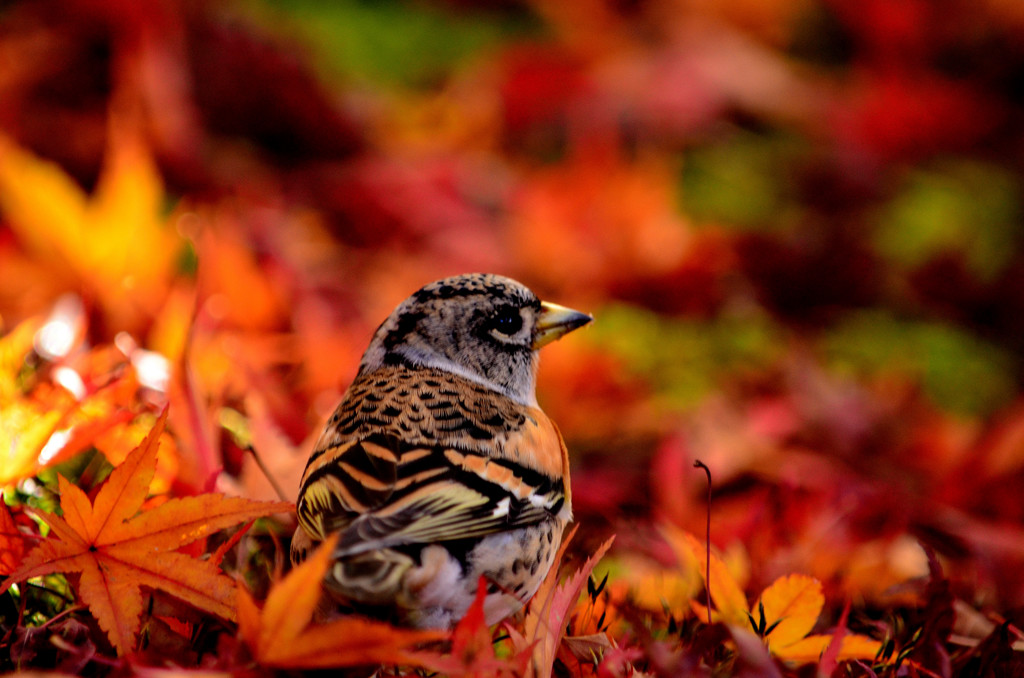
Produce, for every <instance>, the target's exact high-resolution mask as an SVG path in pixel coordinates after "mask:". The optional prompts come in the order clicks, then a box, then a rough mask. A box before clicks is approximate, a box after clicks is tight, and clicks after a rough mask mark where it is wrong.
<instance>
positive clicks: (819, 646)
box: [772, 634, 882, 664]
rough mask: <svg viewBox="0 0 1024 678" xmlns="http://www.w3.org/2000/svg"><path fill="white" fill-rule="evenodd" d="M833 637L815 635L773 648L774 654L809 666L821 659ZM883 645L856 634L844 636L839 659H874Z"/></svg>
mask: <svg viewBox="0 0 1024 678" xmlns="http://www.w3.org/2000/svg"><path fill="white" fill-rule="evenodd" d="M830 642H832V636H826V635H813V636H807V637H806V638H804V639H802V640H798V641H796V642H795V643H792V644H790V645H787V646H786V647H781V648H772V654H774V655H775V656H776V657H778V658H780V659H784V660H786V661H788V662H792V663H794V664H809V663H811V662H816V661H818V660H819V659H820V658H821V655H822V653H823V652H824V651H825V648H826V647H828V644H829V643H830ZM881 647H882V644H881V643H880V642H879V641H877V640H875V639H874V638H868V637H867V636H861V635H856V634H853V635H851V634H846V635H845V636H843V642H842V645H840V647H839V657H837V659H839V660H843V659H874V658H875V655H877V654H878V650H879V649H881Z"/></svg>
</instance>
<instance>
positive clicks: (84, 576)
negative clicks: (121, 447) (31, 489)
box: [0, 410, 291, 654]
mask: <svg viewBox="0 0 1024 678" xmlns="http://www.w3.org/2000/svg"><path fill="white" fill-rule="evenodd" d="M166 417H167V412H166V410H165V411H164V413H163V414H162V415H161V416H160V418H159V419H158V420H157V423H156V425H155V426H154V427H153V430H152V431H151V432H150V434H149V435H148V436H147V437H146V439H145V440H143V441H142V443H141V444H140V445H139V447H138V448H137V449H136V450H135V451H134V452H132V453H131V454H130V455H129V456H128V458H127V459H125V461H124V463H122V464H121V465H119V466H118V467H117V468H115V469H114V471H113V472H112V473H111V474H110V477H109V478H108V479H107V480H106V482H105V483H104V484H103V485H102V486H101V487H100V490H99V492H98V493H97V494H96V499H95V501H93V502H90V501H89V498H88V496H86V494H85V493H84V492H83V491H82V490H81V489H79V488H78V487H77V486H75V485H73V484H72V483H70V482H69V481H68V480H67V479H65V478H64V477H63V476H60V477H59V485H60V497H61V500H60V505H61V509H62V510H63V513H64V517H63V518H62V517H60V516H57V515H53V514H47V513H40V514H38V515H39V518H40V519H41V520H43V522H45V523H46V524H47V525H48V526H49V527H50V530H51V534H50V536H49V537H48V538H46V539H45V540H43V541H42V542H41V543H40V544H39V545H38V546H36V547H35V548H34V549H33V550H32V551H31V552H30V553H29V554H28V555H27V556H26V557H25V559H24V561H23V562H22V563H21V565H20V567H18V569H17V570H15V571H14V572H12V573H11V576H10V578H9V579H7V580H6V581H5V582H4V583H3V584H2V585H0V594H2V593H3V592H5V591H6V590H7V589H9V588H10V587H11V585H12V584H14V583H16V582H20V581H24V580H26V579H30V578H32V577H40V576H43V575H46V574H52V573H54V572H78V573H81V580H80V583H79V585H78V595H79V596H80V598H81V599H82V601H83V602H84V603H85V604H86V605H88V606H89V608H90V610H91V611H92V613H93V615H95V617H96V619H97V621H98V622H99V624H100V627H101V628H102V629H103V630H104V631H106V632H107V635H108V636H109V637H110V641H111V643H112V644H113V645H114V647H115V648H116V649H117V651H118V653H119V654H125V653H127V652H130V651H132V650H133V649H134V647H135V637H136V634H137V632H138V630H139V624H140V619H139V617H140V615H141V613H142V609H143V596H142V591H141V588H140V587H142V586H147V587H150V588H154V589H160V590H163V591H166V592H168V593H170V594H172V595H174V596H176V597H178V598H180V599H182V600H184V601H186V602H188V603H190V604H192V605H194V606H196V607H198V608H200V609H202V610H205V611H207V612H210V613H213V614H216V615H218V616H220V617H223V618H225V619H234V617H235V586H234V582H233V581H232V580H231V579H230V578H229V577H227V576H225V575H224V574H222V573H221V572H220V570H219V569H218V568H217V566H216V565H214V564H213V563H211V562H209V561H203V560H197V559H195V558H192V557H189V556H187V555H185V554H182V553H176V552H175V551H176V549H178V548H179V547H181V546H184V545H186V544H189V543H192V542H194V541H196V540H198V539H202V538H203V537H205V536H207V535H210V534H212V533H213V532H216V531H218V530H221V529H224V528H226V527H230V526H232V525H235V524H237V523H241V522H245V521H248V520H253V519H255V518H259V517H262V516H267V515H270V514H273V513H279V512H284V511H288V510H290V509H291V504H288V503H285V502H278V503H262V502H253V501H250V500H248V499H242V498H229V497H224V496H221V495H216V494H205V495H200V496H196V497H186V498H181V499H171V500H169V501H167V502H165V503H164V504H162V505H161V506H159V507H157V508H155V509H152V510H150V511H146V512H144V513H141V514H139V509H140V508H141V507H142V504H143V502H144V501H145V499H146V496H147V495H148V493H149V486H150V482H151V481H152V479H153V476H154V474H155V470H156V453H157V447H158V441H159V439H160V434H161V433H162V431H163V427H164V422H165V421H166ZM137 514H138V515H137Z"/></svg>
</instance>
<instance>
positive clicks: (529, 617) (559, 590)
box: [506, 531, 615, 678]
mask: <svg viewBox="0 0 1024 678" xmlns="http://www.w3.org/2000/svg"><path fill="white" fill-rule="evenodd" d="M574 534H575V531H573V532H570V533H569V535H568V536H567V537H566V538H565V539H563V540H562V546H561V548H560V549H559V551H558V555H557V556H556V557H555V564H554V565H552V566H551V569H550V570H549V571H548V575H547V576H546V577H545V578H544V581H543V582H541V585H540V587H539V588H538V589H537V593H535V594H534V596H533V599H532V600H531V601H530V607H529V608H528V609H527V611H526V618H525V619H524V621H523V632H522V633H519V632H518V631H516V630H515V629H513V628H511V627H508V626H506V630H507V631H508V634H509V636H510V637H511V639H512V644H513V647H515V648H516V649H517V650H519V651H522V650H524V649H530V648H532V661H531V662H530V666H529V671H528V673H527V675H530V676H533V677H534V678H549V677H550V676H551V672H552V669H553V667H554V661H555V656H556V654H557V653H558V648H559V646H560V645H561V643H562V637H563V636H564V635H565V627H566V622H567V621H568V615H569V612H570V611H571V610H572V608H573V607H574V606H575V605H576V600H577V599H578V598H579V596H580V591H582V590H583V585H584V583H585V582H586V581H587V578H588V577H589V576H590V573H591V572H592V571H593V569H594V567H595V566H596V565H597V563H598V561H600V560H601V558H602V557H604V554H605V553H606V552H607V551H608V549H609V548H611V545H612V542H613V541H614V540H615V537H614V536H611V537H609V538H608V539H607V540H606V541H605V542H604V543H603V544H601V545H600V546H599V547H598V548H597V550H596V551H595V552H594V553H593V555H591V556H590V558H588V559H587V561H586V562H585V563H584V564H583V567H581V568H580V569H579V570H577V571H576V572H575V574H573V575H572V576H571V577H569V578H568V579H567V580H566V581H565V583H564V584H562V585H561V586H559V585H558V570H559V567H558V566H559V564H560V563H561V562H562V558H563V556H564V555H565V549H566V547H567V546H568V544H569V542H570V541H571V540H572V537H573V535H574Z"/></svg>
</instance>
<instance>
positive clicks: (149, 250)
mask: <svg viewBox="0 0 1024 678" xmlns="http://www.w3.org/2000/svg"><path fill="white" fill-rule="evenodd" d="M126 122H127V121H125V120H121V119H120V118H115V119H114V120H113V121H112V124H111V129H110V135H109V138H110V147H109V149H108V152H107V158H106V162H105V166H104V170H103V173H102V175H101V176H100V180H99V183H98V185H97V187H96V191H95V193H94V194H93V195H92V196H87V195H86V193H85V191H83V190H82V189H81V188H80V187H79V186H78V185H77V184H76V183H75V181H74V179H72V178H71V177H70V176H68V175H67V174H66V173H65V172H64V171H63V170H62V169H61V168H60V167H59V166H57V165H55V164H54V163H51V162H47V161H45V160H42V159H40V158H38V157H35V156H34V155H32V154H31V153H29V152H28V151H26V150H24V149H22V148H20V147H18V146H17V145H16V144H15V143H14V142H12V141H11V140H9V139H7V138H5V137H2V136H0V210H2V211H3V213H4V215H5V217H6V219H7V222H8V223H9V224H10V227H11V229H12V230H13V231H14V233H15V234H16V235H17V237H18V238H19V240H20V242H21V243H22V245H23V246H24V247H25V249H26V250H27V251H28V252H29V253H31V254H33V255H34V256H35V257H36V258H37V259H39V260H43V261H48V262H53V263H52V264H51V265H50V266H49V269H48V272H49V273H50V274H51V275H52V277H54V278H56V279H58V280H59V281H60V287H62V288H64V289H67V288H72V287H78V286H81V287H83V288H85V289H86V290H88V291H89V292H90V294H89V296H90V297H92V296H95V298H96V299H97V301H98V302H99V303H100V304H101V305H102V306H103V307H104V308H105V310H106V311H107V313H108V314H109V316H110V317H111V318H112V324H113V326H115V327H118V328H134V327H135V326H136V325H137V324H138V323H139V322H140V320H141V315H145V314H146V313H151V312H155V311H156V310H157V309H158V308H159V306H160V303H161V301H162V300H163V299H164V297H165V296H166V292H167V285H168V281H169V280H171V278H172V276H173V274H174V267H175V264H176V261H177V256H178V252H179V251H180V249H181V244H182V241H181V238H180V237H179V236H178V234H177V233H176V232H175V231H174V229H172V228H170V227H168V225H167V223H166V222H165V219H164V217H163V214H162V212H163V209H164V205H163V200H164V196H163V186H162V183H161V180H160V175H159V172H158V170H157V167H156V164H155V163H154V162H153V160H152V158H151V157H150V156H149V153H148V151H147V149H146V148H145V145H144V144H143V142H142V141H141V135H139V134H137V133H135V132H134V131H132V130H130V125H125V124H124V123H126ZM93 293H94V294H93ZM140 311H143V313H142V314H140Z"/></svg>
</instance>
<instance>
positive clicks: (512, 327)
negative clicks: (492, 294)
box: [488, 306, 523, 337]
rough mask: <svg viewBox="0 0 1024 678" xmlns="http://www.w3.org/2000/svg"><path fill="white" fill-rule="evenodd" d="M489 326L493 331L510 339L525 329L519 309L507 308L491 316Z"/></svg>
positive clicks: (500, 309)
mask: <svg viewBox="0 0 1024 678" xmlns="http://www.w3.org/2000/svg"><path fill="white" fill-rule="evenodd" d="M488 325H489V328H490V329H491V330H493V331H497V332H500V333H502V334H504V335H506V336H509V337H510V336H512V335H513V334H515V333H516V332H518V331H519V330H521V329H522V328H523V317H522V316H521V315H519V309H517V308H513V307H511V306H505V307H503V308H499V309H498V310H497V312H495V314H494V315H493V316H491V320H490V322H489V323H488Z"/></svg>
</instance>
